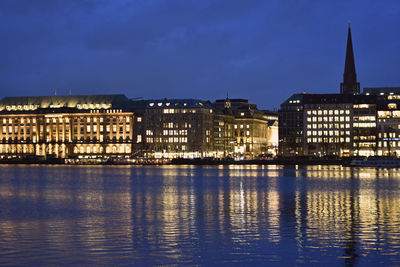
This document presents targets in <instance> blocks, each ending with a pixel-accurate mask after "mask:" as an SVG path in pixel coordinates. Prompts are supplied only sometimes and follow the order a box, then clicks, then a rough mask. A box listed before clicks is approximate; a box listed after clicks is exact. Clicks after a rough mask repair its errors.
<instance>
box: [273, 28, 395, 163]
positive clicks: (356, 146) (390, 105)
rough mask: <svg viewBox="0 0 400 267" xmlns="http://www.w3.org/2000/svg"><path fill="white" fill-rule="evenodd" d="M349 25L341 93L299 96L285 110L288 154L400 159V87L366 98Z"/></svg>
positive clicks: (282, 132)
mask: <svg viewBox="0 0 400 267" xmlns="http://www.w3.org/2000/svg"><path fill="white" fill-rule="evenodd" d="M356 77H357V76H356V72H355V64H354V54H353V46H352V41H351V30H350V27H349V30H348V38H347V49H346V60H345V71H344V75H343V82H342V83H341V84H340V94H306V93H302V94H294V95H292V96H291V97H290V98H289V99H287V100H286V101H285V102H283V103H282V104H281V108H280V110H279V124H280V127H279V152H280V154H281V155H282V156H295V155H312V156H373V155H400V127H399V122H400V121H399V119H400V88H396V87H388V88H365V89H364V91H363V93H362V94H360V89H359V88H360V84H359V83H358V82H357V78H356Z"/></svg>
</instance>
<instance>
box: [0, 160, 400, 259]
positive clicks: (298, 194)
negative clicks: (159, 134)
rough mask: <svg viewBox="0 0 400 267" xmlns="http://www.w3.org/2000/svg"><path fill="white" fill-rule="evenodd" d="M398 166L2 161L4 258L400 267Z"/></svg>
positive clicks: (0, 254) (0, 252)
mask: <svg viewBox="0 0 400 267" xmlns="http://www.w3.org/2000/svg"><path fill="white" fill-rule="evenodd" d="M399 192H400V175H399V172H398V170H397V169H374V168H365V169H359V168H344V167H341V166H310V167H299V166H297V167H283V166H256V165H245V166H241V165H235V166H162V167H125V166H124V167H100V166H98V167H74V166H1V172H0V264H5V265H39V264H57V263H62V264H71V265H72V264H96V265H113V264H115V265H118V264H122V265H128V264H135V263H137V264H145V265H146V264H175V263H178V264H183V263H187V264H232V263H234V264H235V263H236V264H243V263H253V264H254V263H258V264H269V265H271V264H272V265H278V264H279V265H281V264H287V265H309V264H310V263H311V264H329V265H343V264H345V265H349V266H354V265H359V266H361V265H365V264H366V263H369V264H381V263H391V264H394V265H398V264H400V250H399V249H400V242H399V240H400V195H399Z"/></svg>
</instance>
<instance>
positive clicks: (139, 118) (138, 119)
mask: <svg viewBox="0 0 400 267" xmlns="http://www.w3.org/2000/svg"><path fill="white" fill-rule="evenodd" d="M128 119H129V118H127V121H129V120H128ZM141 121H142V117H137V122H141Z"/></svg>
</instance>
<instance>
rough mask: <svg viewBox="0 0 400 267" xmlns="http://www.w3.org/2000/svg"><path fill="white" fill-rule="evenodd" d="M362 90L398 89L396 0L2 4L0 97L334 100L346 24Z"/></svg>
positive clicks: (21, 0)
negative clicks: (299, 95)
mask: <svg viewBox="0 0 400 267" xmlns="http://www.w3.org/2000/svg"><path fill="white" fill-rule="evenodd" d="M349 20H351V28H352V35H353V36H352V37H353V46H354V50H355V51H354V53H355V62H356V70H357V75H358V81H359V82H360V83H361V88H364V87H378V86H400V67H399V66H400V34H399V33H400V32H399V31H400V2H399V1H398V0H387V1H376V0H358V1H350V0H343V1H342V0H340V1H339V0H335V1H317V0H309V1H306V0H304V1H300V0H291V1H290V0H287V1H285V0H251V1H250V0H243V1H236V0H214V1H208V0H170V1H168V0H164V1H162V0H131V1H128V0H109V1H106V0H67V1H66V0H34V1H33V0H1V1H0V22H1V23H0V34H1V36H2V38H1V41H0V53H1V54H0V55H1V58H0V85H1V93H0V97H4V96H25V95H54V89H55V88H56V90H57V95H63V94H64V95H66V94H69V92H70V90H71V92H72V94H115V93H123V94H126V95H127V96H128V97H130V98H139V97H142V98H145V99H148V98H164V97H166V98H199V99H204V100H212V101H213V100H215V99H219V98H225V97H226V94H227V92H228V93H229V97H231V98H248V99H250V101H252V102H254V103H256V104H258V106H259V108H265V109H274V108H279V105H280V103H281V102H283V101H284V100H285V99H286V98H288V97H289V96H290V95H291V94H293V93H296V92H303V91H306V92H308V93H338V92H339V84H340V82H341V80H342V77H343V70H344V59H345V49H346V39H347V28H348V21H349Z"/></svg>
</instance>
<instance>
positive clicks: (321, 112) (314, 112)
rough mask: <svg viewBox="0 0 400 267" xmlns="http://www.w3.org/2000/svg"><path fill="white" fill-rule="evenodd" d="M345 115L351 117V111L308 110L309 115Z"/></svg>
mask: <svg viewBox="0 0 400 267" xmlns="http://www.w3.org/2000/svg"><path fill="white" fill-rule="evenodd" d="M339 114H340V115H343V114H346V115H349V114H350V110H348V109H345V110H343V109H340V110H339V109H335V110H332V109H329V110H327V109H324V110H321V109H318V110H315V109H314V110H307V115H339Z"/></svg>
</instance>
